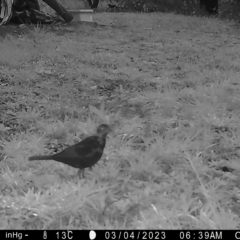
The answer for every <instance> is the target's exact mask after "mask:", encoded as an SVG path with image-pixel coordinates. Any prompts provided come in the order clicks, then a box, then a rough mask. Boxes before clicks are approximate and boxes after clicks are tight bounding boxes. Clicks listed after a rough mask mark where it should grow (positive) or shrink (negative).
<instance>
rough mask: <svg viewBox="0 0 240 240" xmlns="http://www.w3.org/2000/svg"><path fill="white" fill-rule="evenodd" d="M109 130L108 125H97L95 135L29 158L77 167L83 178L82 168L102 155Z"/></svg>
mask: <svg viewBox="0 0 240 240" xmlns="http://www.w3.org/2000/svg"><path fill="white" fill-rule="evenodd" d="M110 131H111V128H110V126H109V125H106V124H101V125H100V126H98V128H97V131H96V135H93V136H90V137H87V138H85V139H83V140H82V141H81V142H79V143H77V144H75V145H73V146H70V147H68V148H66V149H64V150H63V151H62V152H59V153H57V154H53V155H47V156H33V157H30V158H29V160H30V161H32V160H55V161H57V162H62V163H65V164H67V165H70V166H72V167H75V168H79V170H78V175H79V178H81V177H82V178H84V169H85V168H91V167H92V166H93V165H94V164H96V163H97V162H98V161H99V160H100V158H101V157H102V154H103V150H104V147H105V144H106V137H107V134H108V133H109V132H110Z"/></svg>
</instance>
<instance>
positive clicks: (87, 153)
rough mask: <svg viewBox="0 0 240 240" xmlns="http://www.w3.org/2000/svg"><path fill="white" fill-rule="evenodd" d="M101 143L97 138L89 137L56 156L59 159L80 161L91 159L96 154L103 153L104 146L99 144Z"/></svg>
mask: <svg viewBox="0 0 240 240" xmlns="http://www.w3.org/2000/svg"><path fill="white" fill-rule="evenodd" d="M100 143H101V141H100V140H99V137H97V136H91V137H87V138H85V139H83V140H82V141H81V142H79V143H77V144H75V145H73V146H70V147H68V148H66V149H65V150H63V151H62V152H60V153H58V154H56V155H58V157H61V158H70V157H72V158H79V157H81V158H82V159H84V158H88V157H91V156H92V155H94V154H96V152H99V151H103V148H104V146H105V143H104V144H100Z"/></svg>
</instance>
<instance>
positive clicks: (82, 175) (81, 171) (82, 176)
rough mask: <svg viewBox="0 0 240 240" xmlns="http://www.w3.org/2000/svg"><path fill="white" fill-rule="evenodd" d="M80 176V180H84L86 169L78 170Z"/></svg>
mask: <svg viewBox="0 0 240 240" xmlns="http://www.w3.org/2000/svg"><path fill="white" fill-rule="evenodd" d="M78 176H79V178H80V179H81V178H84V169H79V170H78Z"/></svg>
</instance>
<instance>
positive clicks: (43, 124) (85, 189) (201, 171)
mask: <svg viewBox="0 0 240 240" xmlns="http://www.w3.org/2000/svg"><path fill="white" fill-rule="evenodd" d="M94 18H95V22H96V23H94V24H76V23H72V24H70V25H57V26H54V27H50V26H44V27H42V28H40V27H33V26H32V27H30V28H29V29H24V28H23V29H22V30H19V28H16V27H13V26H11V28H9V29H8V28H7V27H6V26H4V27H0V35H1V36H2V37H1V39H0V52H1V55H0V84H1V88H0V109H1V110H0V111H1V119H0V120H1V122H0V135H1V138H0V153H1V155H0V157H1V162H0V172H1V175H0V206H1V207H0V213H1V218H0V227H1V228H2V229H43V228H44V229H56V228H57V229H66V228H69V229H86V228H95V229H96V228H134V229H135V228H139V229H143V228H158V229H159V228H163V229H173V228H174V229H187V228H188V229H195V228H206V229H208V228H210V229H220V228H224V229H231V228H238V227H239V223H240V220H239V214H240V213H239V207H240V206H239V205H240V204H239V195H238V193H239V192H240V190H239V176H240V175H239V173H240V171H239V170H240V164H239V154H240V153H239V147H240V138H239V131H240V130H239V129H240V126H239V125H240V123H239V115H240V111H239V109H240V108H239V106H240V91H239V90H240V87H239V75H240V74H239V71H240V64H239V57H240V56H239V55H240V52H239V33H240V32H239V29H238V28H236V26H235V25H234V24H233V23H232V22H227V21H220V20H218V19H209V18H197V17H183V16H180V15H173V14H159V13H158V14H129V13H124V14H122V13H111V14H107V13H101V14H100V13H99V14H96V15H95V16H94ZM6 29H7V30H6ZM6 31H9V32H10V33H11V34H6ZM21 31H23V33H21ZM100 123H111V124H113V125H114V132H113V133H112V134H110V135H109V137H108V139H107V146H106V149H105V153H104V156H103V158H102V159H101V160H100V161H99V163H98V164H97V165H96V166H95V167H94V168H93V170H92V171H90V170H87V171H86V174H85V175H86V179H85V180H79V179H78V178H77V170H76V169H73V168H71V167H68V166H66V165H63V164H60V163H57V162H54V161H45V162H43V161H36V162H28V160H27V158H28V156H31V155H35V154H48V153H54V152H58V151H60V150H62V149H63V148H64V147H66V146H67V145H71V144H73V143H76V142H78V141H80V140H81V139H82V138H84V137H85V136H86V135H90V134H91V133H92V132H93V131H94V130H95V128H96V126H97V125H98V124H100Z"/></svg>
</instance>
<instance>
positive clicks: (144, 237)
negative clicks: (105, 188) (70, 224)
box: [0, 230, 240, 240]
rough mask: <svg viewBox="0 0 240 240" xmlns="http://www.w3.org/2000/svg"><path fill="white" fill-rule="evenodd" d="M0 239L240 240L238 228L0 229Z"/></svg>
mask: <svg viewBox="0 0 240 240" xmlns="http://www.w3.org/2000/svg"><path fill="white" fill-rule="evenodd" d="M0 239H1V240H2V239H9V240H10V239H19V240H21V239H23V240H25V239H26V240H27V239H29V240H33V239H34V240H40V239H41V240H47V239H49V240H68V239H69V240H75V239H76V240H81V239H82V240H88V239H90V240H95V239H96V240H97V239H99V240H100V239H106V240H118V239H122V240H127V239H130V240H135V239H140V240H148V239H150V240H155V239H156V240H165V239H166V240H168V239H169V240H178V239H179V240H190V239H191V240H205V239H207V240H208V239H209V240H212V239H228V240H230V239H231V240H234V239H239V240H240V230H239V231H238V230H23V231H21V230H0Z"/></svg>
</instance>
